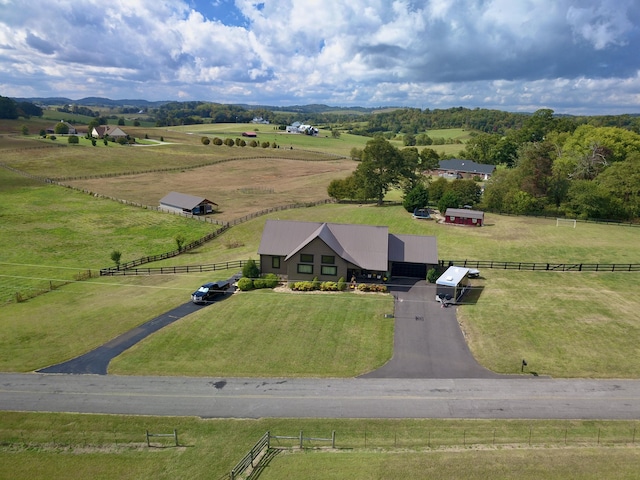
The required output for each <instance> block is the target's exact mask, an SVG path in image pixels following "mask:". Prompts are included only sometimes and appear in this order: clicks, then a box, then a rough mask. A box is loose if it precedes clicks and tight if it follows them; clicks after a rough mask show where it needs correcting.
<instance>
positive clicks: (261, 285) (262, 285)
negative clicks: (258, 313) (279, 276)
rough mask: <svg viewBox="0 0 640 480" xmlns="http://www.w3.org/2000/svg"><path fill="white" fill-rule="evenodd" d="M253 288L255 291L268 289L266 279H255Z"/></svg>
mask: <svg viewBox="0 0 640 480" xmlns="http://www.w3.org/2000/svg"><path fill="white" fill-rule="evenodd" d="M253 288H255V289H260V288H267V282H266V280H265V279H264V278H254V279H253Z"/></svg>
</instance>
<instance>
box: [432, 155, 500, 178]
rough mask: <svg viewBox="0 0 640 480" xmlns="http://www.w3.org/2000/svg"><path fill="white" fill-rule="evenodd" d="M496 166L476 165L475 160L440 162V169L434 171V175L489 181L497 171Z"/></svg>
mask: <svg viewBox="0 0 640 480" xmlns="http://www.w3.org/2000/svg"><path fill="white" fill-rule="evenodd" d="M495 169H496V166H495V165H486V164H484V163H476V162H474V161H473V160H460V159H455V158H454V159H451V160H440V164H439V166H438V168H436V169H435V170H433V171H432V174H433V175H437V176H439V177H445V178H474V177H480V178H481V179H482V180H488V179H489V178H490V177H491V175H493V172H494V171H495Z"/></svg>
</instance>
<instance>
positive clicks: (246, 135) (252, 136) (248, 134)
mask: <svg viewBox="0 0 640 480" xmlns="http://www.w3.org/2000/svg"><path fill="white" fill-rule="evenodd" d="M242 136H243V137H249V138H256V137H257V136H258V134H257V133H256V132H242Z"/></svg>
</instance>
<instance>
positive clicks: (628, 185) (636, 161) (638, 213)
mask: <svg viewBox="0 0 640 480" xmlns="http://www.w3.org/2000/svg"><path fill="white" fill-rule="evenodd" d="M595 182H596V183H597V184H598V185H600V186H601V188H602V189H604V190H605V191H606V192H607V193H608V194H609V195H610V196H612V197H614V198H617V199H619V200H620V201H621V202H622V205H623V210H624V215H625V218H626V219H629V220H630V219H633V218H638V217H640V152H635V153H632V154H631V155H629V157H627V159H626V160H625V161H623V162H616V163H614V164H613V165H611V166H610V167H608V168H607V169H606V170H605V171H604V172H602V173H601V174H600V175H598V177H597V178H596V179H595Z"/></svg>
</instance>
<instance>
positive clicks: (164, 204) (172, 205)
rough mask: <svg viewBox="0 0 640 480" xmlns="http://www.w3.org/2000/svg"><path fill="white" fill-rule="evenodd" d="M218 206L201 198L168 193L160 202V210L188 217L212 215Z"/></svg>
mask: <svg viewBox="0 0 640 480" xmlns="http://www.w3.org/2000/svg"><path fill="white" fill-rule="evenodd" d="M214 206H215V207H217V206H218V204H217V203H215V202H212V201H211V200H207V199H206V198H203V197H196V196H193V195H187V194H186V193H178V192H170V193H168V194H167V195H165V196H164V197H163V198H162V200H160V209H161V210H166V211H169V212H175V213H185V214H188V215H205V214H207V213H213V211H214Z"/></svg>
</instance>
